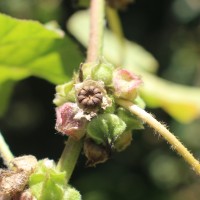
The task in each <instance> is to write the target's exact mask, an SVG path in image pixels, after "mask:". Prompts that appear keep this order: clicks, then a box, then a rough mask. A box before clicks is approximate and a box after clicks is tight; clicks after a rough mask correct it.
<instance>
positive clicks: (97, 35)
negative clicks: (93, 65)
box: [87, 0, 105, 62]
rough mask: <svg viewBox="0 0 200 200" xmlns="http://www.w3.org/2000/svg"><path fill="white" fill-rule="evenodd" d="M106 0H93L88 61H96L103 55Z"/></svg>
mask: <svg viewBox="0 0 200 200" xmlns="http://www.w3.org/2000/svg"><path fill="white" fill-rule="evenodd" d="M104 9H105V0H91V4H90V37H89V46H88V51H87V62H95V61H96V60H97V59H98V58H99V57H100V56H101V55H102V49H103V48H102V47H103V32H104V23H105V22H104V15H105V10H104Z"/></svg>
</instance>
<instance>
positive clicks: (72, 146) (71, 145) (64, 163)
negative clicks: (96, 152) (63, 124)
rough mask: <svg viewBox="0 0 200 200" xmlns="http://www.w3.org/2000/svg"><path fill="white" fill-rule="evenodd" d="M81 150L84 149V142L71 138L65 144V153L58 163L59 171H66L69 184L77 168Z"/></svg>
mask: <svg viewBox="0 0 200 200" xmlns="http://www.w3.org/2000/svg"><path fill="white" fill-rule="evenodd" d="M81 148H82V140H79V141H77V140H74V139H73V138H71V137H69V138H68V140H67V142H66V144H65V148H64V150H63V153H62V155H61V157H60V159H59V161H58V164H57V166H56V168H57V169H58V170H59V171H66V182H67V183H68V182H69V179H70V177H71V175H72V172H73V170H74V168H75V165H76V162H77V160H78V157H79V154H80V151H81Z"/></svg>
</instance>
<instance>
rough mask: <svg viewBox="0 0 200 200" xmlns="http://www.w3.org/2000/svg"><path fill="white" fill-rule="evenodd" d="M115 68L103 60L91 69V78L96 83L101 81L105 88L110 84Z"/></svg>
mask: <svg viewBox="0 0 200 200" xmlns="http://www.w3.org/2000/svg"><path fill="white" fill-rule="evenodd" d="M114 70H115V67H114V66H113V65H111V64H110V63H108V62H106V61H105V60H100V61H99V63H98V64H97V65H95V66H93V67H92V70H91V78H92V79H93V80H96V81H103V82H104V84H105V85H106V86H110V85H111V84H112V77H113V72H114Z"/></svg>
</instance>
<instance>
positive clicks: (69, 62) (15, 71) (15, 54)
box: [0, 14, 82, 115]
mask: <svg viewBox="0 0 200 200" xmlns="http://www.w3.org/2000/svg"><path fill="white" fill-rule="evenodd" d="M0 24H1V28H0V84H1V88H0V93H2V91H5V90H8V91H9V92H8V93H9V94H10V91H11V87H10V88H9V87H8V86H7V85H8V84H7V82H8V81H12V82H13V81H19V80H22V79H24V78H27V77H29V76H36V77H40V78H43V79H45V80H47V81H50V82H52V83H54V84H59V83H64V82H66V81H68V80H69V79H70V78H71V76H72V74H73V71H74V69H75V68H77V67H78V66H79V63H80V62H81V59H82V56H81V55H80V52H79V51H78V49H77V47H76V46H75V45H74V43H73V42H72V41H71V40H70V38H68V37H67V36H65V35H64V33H63V32H62V31H61V30H58V29H55V28H52V27H51V26H50V25H48V26H47V27H45V26H43V25H42V24H40V23H39V22H36V21H31V20H18V19H15V18H12V17H9V16H7V15H4V14H0ZM13 83H14V82H13ZM4 85H6V86H7V87H5V88H4ZM5 93H6V92H5ZM8 97H9V95H7V97H6V94H5V95H4V99H8ZM3 101H4V102H5V100H2V99H1V100H0V115H2V114H3V111H5V108H6V107H5V106H6V104H5V103H3Z"/></svg>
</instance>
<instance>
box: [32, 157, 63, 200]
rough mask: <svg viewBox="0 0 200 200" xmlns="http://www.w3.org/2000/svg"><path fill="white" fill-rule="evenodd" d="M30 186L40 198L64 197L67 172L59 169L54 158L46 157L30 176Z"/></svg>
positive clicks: (40, 199) (53, 199)
mask: <svg viewBox="0 0 200 200" xmlns="http://www.w3.org/2000/svg"><path fill="white" fill-rule="evenodd" d="M29 187H30V190H31V192H32V194H33V195H34V196H35V197H36V198H37V199H38V200H47V199H48V200H55V199H63V197H64V194H65V187H66V186H65V172H59V171H57V170H56V167H55V163H54V162H53V161H52V160H48V159H44V160H42V161H40V162H39V163H38V166H37V168H36V170H35V172H34V173H33V174H32V175H31V176H30V178H29Z"/></svg>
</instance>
